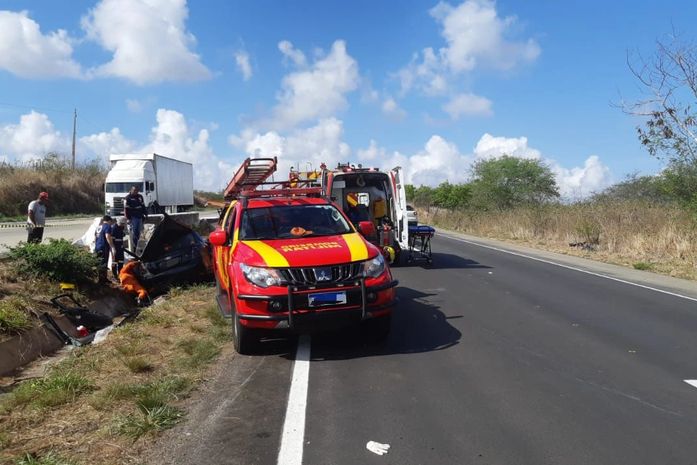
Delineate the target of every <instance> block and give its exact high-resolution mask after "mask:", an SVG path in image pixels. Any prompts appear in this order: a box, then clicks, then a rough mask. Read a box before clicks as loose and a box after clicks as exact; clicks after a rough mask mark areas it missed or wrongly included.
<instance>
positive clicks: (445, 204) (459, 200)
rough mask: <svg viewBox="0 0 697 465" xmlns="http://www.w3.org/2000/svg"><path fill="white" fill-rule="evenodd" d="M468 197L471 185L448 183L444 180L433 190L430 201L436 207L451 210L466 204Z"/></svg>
mask: <svg viewBox="0 0 697 465" xmlns="http://www.w3.org/2000/svg"><path fill="white" fill-rule="evenodd" d="M470 197H471V187H470V186H469V185H468V184H450V183H449V182H448V181H445V182H442V183H440V185H439V186H438V187H436V188H435V189H434V190H433V196H432V201H433V204H434V205H435V206H437V207H442V208H449V209H451V210H453V209H455V208H462V207H465V206H467V205H468V204H469V200H470Z"/></svg>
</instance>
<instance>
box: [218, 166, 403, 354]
mask: <svg viewBox="0 0 697 465" xmlns="http://www.w3.org/2000/svg"><path fill="white" fill-rule="evenodd" d="M259 160H261V161H259ZM264 163H266V164H264ZM263 169H267V170H268V172H269V174H270V172H273V171H275V159H247V160H246V161H245V164H243V166H242V167H241V171H238V174H240V172H241V175H240V176H237V175H236V179H237V181H235V180H234V179H235V178H234V179H233V182H231V186H228V189H226V198H227V199H228V200H229V204H228V206H227V207H226V208H225V209H224V210H223V212H222V215H221V218H220V222H219V225H218V227H217V229H216V230H215V231H214V232H213V233H211V235H210V236H209V241H210V243H211V244H212V246H213V251H212V254H213V263H214V269H215V278H216V283H217V289H218V295H217V303H218V306H219V308H220V310H221V312H222V313H223V315H224V316H227V317H230V318H231V319H232V321H233V325H232V326H233V341H234V347H235V349H236V350H237V351H238V352H239V353H253V352H254V350H255V347H256V345H257V343H258V340H259V330H262V329H263V330H277V329H295V330H315V329H318V328H325V327H336V326H337V325H339V326H340V325H346V324H350V323H351V322H355V323H359V322H362V323H363V324H364V325H365V326H366V327H367V330H368V331H370V332H371V333H372V334H373V335H374V336H376V338H378V339H382V338H385V337H386V336H387V334H388V333H389V329H390V317H391V311H392V307H393V306H394V304H395V302H396V295H395V294H396V293H395V286H396V285H397V281H395V280H394V279H393V278H392V274H391V272H390V269H389V266H387V264H386V262H385V259H384V257H383V255H382V254H381V251H380V250H379V249H378V248H377V247H375V246H374V245H372V244H370V243H369V242H368V241H366V240H365V238H364V237H363V236H362V235H361V234H360V233H358V231H357V229H356V227H355V226H354V225H353V224H352V222H351V221H350V220H349V218H348V217H347V216H346V215H345V214H344V212H343V211H342V210H341V209H340V208H339V206H337V205H336V204H335V203H334V202H332V201H331V200H330V199H329V198H328V197H326V196H324V195H323V193H322V189H321V188H319V187H310V188H308V187H304V188H301V187H291V186H290V185H289V183H288V182H282V183H274V184H276V187H273V186H271V187H269V186H267V185H266V184H269V183H265V182H263V181H259V179H265V175H259V176H256V175H255V176H256V178H255V179H256V181H254V182H256V183H259V184H264V185H265V186H264V187H266V188H265V189H263V190H257V189H256V184H254V182H250V178H251V177H252V176H253V175H254V172H255V170H256V171H257V174H259V173H261V170H263ZM245 173H246V174H245ZM261 174H264V173H261ZM250 185H251V186H253V187H252V188H250ZM236 188H237V190H236Z"/></svg>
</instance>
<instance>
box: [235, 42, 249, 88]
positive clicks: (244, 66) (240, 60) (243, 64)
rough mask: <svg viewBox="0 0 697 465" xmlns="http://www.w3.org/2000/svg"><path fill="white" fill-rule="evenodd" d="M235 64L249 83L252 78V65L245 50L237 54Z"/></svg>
mask: <svg viewBox="0 0 697 465" xmlns="http://www.w3.org/2000/svg"><path fill="white" fill-rule="evenodd" d="M235 63H237V67H238V68H239V69H240V72H241V73H242V78H243V79H244V80H245V81H249V80H250V79H251V78H252V74H253V73H252V65H251V63H250V62H249V54H248V53H247V52H245V51H244V50H238V51H237V52H235Z"/></svg>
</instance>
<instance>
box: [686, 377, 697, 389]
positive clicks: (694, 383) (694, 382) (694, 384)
mask: <svg viewBox="0 0 697 465" xmlns="http://www.w3.org/2000/svg"><path fill="white" fill-rule="evenodd" d="M684 381H685V382H686V383H687V384H689V385H690V386H692V387H696V388H697V379H686V380H684Z"/></svg>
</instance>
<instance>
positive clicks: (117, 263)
mask: <svg viewBox="0 0 697 465" xmlns="http://www.w3.org/2000/svg"><path fill="white" fill-rule="evenodd" d="M125 236H126V218H125V217H124V216H119V217H118V218H117V219H116V224H114V225H112V226H111V236H110V237H109V236H107V239H111V245H112V247H113V251H114V256H113V257H112V264H111V274H112V275H113V276H114V279H118V277H119V272H120V271H121V268H123V262H124V260H125V258H126V257H125V256H124V252H123V246H124V244H123V238H124V237H125Z"/></svg>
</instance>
